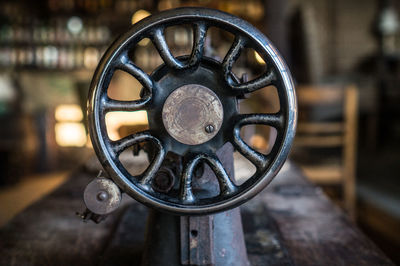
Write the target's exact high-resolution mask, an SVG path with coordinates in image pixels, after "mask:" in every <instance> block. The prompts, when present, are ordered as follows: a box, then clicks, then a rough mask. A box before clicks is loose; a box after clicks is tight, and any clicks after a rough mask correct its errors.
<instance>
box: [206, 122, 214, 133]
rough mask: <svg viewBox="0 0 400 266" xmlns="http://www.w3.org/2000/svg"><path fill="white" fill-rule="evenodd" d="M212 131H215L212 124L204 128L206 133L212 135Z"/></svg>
mask: <svg viewBox="0 0 400 266" xmlns="http://www.w3.org/2000/svg"><path fill="white" fill-rule="evenodd" d="M214 130H215V128H214V126H213V125H212V124H209V125H207V126H206V128H205V131H206V132H207V133H213V132H214Z"/></svg>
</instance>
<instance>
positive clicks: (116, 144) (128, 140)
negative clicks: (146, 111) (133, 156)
mask: <svg viewBox="0 0 400 266" xmlns="http://www.w3.org/2000/svg"><path fill="white" fill-rule="evenodd" d="M152 139H155V137H153V136H152V135H151V134H150V133H148V132H139V133H135V134H132V135H129V136H126V137H124V138H122V139H119V140H116V141H111V142H110V145H111V148H112V150H113V152H114V154H115V155H116V156H118V155H120V154H121V152H123V151H124V150H126V149H127V148H129V147H131V146H132V145H134V144H137V143H139V142H143V141H146V140H152Z"/></svg>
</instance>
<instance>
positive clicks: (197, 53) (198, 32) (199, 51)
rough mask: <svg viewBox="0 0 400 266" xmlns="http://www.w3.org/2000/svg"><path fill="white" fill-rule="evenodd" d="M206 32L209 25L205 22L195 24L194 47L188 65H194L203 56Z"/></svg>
mask: <svg viewBox="0 0 400 266" xmlns="http://www.w3.org/2000/svg"><path fill="white" fill-rule="evenodd" d="M206 34H207V26H206V25H205V24H204V23H196V24H194V25H193V48H192V54H191V55H190V59H189V64H188V66H187V67H193V66H196V65H198V64H199V63H200V60H201V58H202V57H203V51H204V42H205V38H206Z"/></svg>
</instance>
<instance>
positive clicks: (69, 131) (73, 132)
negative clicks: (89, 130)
mask: <svg viewBox="0 0 400 266" xmlns="http://www.w3.org/2000/svg"><path fill="white" fill-rule="evenodd" d="M55 131H56V142H57V144H58V145H59V146H63V147H68V146H74V147H83V146H85V145H86V142H87V138H86V132H85V127H84V126H83V125H82V123H73V122H60V123H57V124H56V127H55Z"/></svg>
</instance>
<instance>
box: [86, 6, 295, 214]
mask: <svg viewBox="0 0 400 266" xmlns="http://www.w3.org/2000/svg"><path fill="white" fill-rule="evenodd" d="M181 24H186V25H187V24H190V25H192V27H193V36H194V38H193V39H194V43H193V50H192V52H191V54H190V55H188V56H183V57H179V58H175V57H174V56H173V55H172V53H171V51H170V49H169V47H168V45H167V43H166V40H165V37H164V30H165V28H166V27H169V26H174V25H181ZM210 26H214V27H218V28H221V29H223V30H226V31H228V32H230V33H232V34H234V36H235V40H234V42H233V44H232V46H231V48H230V50H229V51H228V53H227V54H226V56H225V58H224V59H223V61H222V63H221V62H217V61H215V60H213V59H211V58H207V57H205V56H203V50H204V42H205V37H206V33H207V30H208V28H209V27H210ZM143 38H149V39H150V40H151V41H152V42H153V44H154V46H155V47H156V49H157V50H158V52H159V54H160V56H161V58H162V59H163V61H164V64H163V65H162V66H160V67H159V68H158V69H156V70H155V71H154V72H153V73H152V74H151V75H148V74H146V73H145V72H144V71H143V70H141V69H140V68H139V67H138V66H136V65H135V64H134V63H133V61H132V60H131V59H130V58H129V56H128V52H129V51H130V50H131V49H132V48H133V47H134V46H135V45H136V44H137V43H138V42H139V41H140V40H142V39H143ZM245 47H248V48H252V49H254V50H255V51H257V52H258V53H259V54H260V56H261V57H262V58H263V59H264V61H265V62H266V63H267V66H268V69H267V72H266V73H264V74H263V75H262V76H260V77H259V78H257V79H255V80H250V81H248V82H240V81H239V80H238V79H237V78H235V76H234V75H233V74H232V66H233V64H234V62H235V61H236V60H237V59H238V57H239V55H240V52H241V50H242V49H243V48H245ZM117 69H118V70H122V71H125V72H127V73H129V74H131V75H132V76H133V77H135V78H136V79H137V80H138V81H139V82H140V83H141V84H142V85H143V89H142V94H141V99H140V100H136V101H118V100H114V99H110V98H109V97H108V96H107V88H108V85H109V82H110V80H111V78H112V75H113V73H114V71H115V70H117ZM268 85H274V86H275V87H276V88H277V90H278V94H279V101H280V111H279V112H277V113H273V114H240V113H239V112H238V109H237V99H238V97H241V96H243V95H244V94H248V93H252V92H254V91H256V90H258V89H261V88H264V87H266V86H268ZM182 98H185V99H186V100H185V101H180V100H179V99H182ZM193 99H194V100H193ZM179 101H180V102H179ZM188 102H189V103H190V104H191V106H192V108H195V111H196V112H195V113H197V114H200V115H197V116H195V117H193V121H195V122H193V121H191V115H193V114H191V113H190V112H188V113H185V112H183V111H184V110H185V104H186V103H188ZM193 106H195V107H193ZM196 106H197V107H196ZM196 108H198V109H196ZM136 110H146V111H147V114H148V120H149V127H150V130H148V131H145V132H140V133H136V134H133V135H130V136H128V137H125V138H123V139H120V140H118V141H111V140H110V139H109V138H108V136H107V131H106V125H105V115H106V113H107V112H110V111H136ZM179 110H180V111H182V112H180V113H182V115H179V116H180V118H179V119H180V120H179V119H178V120H179V121H178V122H177V121H176V119H177V118H176V119H175V117H176V116H178V115H177V112H178V111H179ZM296 110H297V109H296V99H295V94H294V86H293V82H292V78H291V76H290V73H289V70H288V69H287V67H286V65H285V63H284V61H283V60H282V58H281V57H280V55H279V54H278V52H277V51H276V49H275V48H274V47H273V46H272V45H271V43H270V42H269V40H268V39H267V38H266V37H265V36H264V35H263V34H261V33H260V32H259V31H258V30H257V29H256V28H254V27H253V26H251V25H250V24H248V23H247V22H245V21H243V20H241V19H239V18H237V17H235V16H232V15H229V14H227V13H223V12H220V11H217V10H212V9H205V8H179V9H174V10H168V11H165V12H161V13H159V14H157V15H153V16H150V17H148V18H145V19H144V20H142V21H140V22H138V23H137V24H135V25H133V26H132V28H131V29H130V30H129V31H128V32H127V33H126V34H124V35H123V36H121V37H120V38H119V39H117V40H116V41H115V42H114V43H113V44H112V46H111V47H110V48H109V49H108V51H107V52H106V53H105V55H104V57H103V58H102V60H101V62H100V64H99V66H98V68H97V70H96V72H95V74H94V77H93V80H92V83H91V90H90V93H89V104H88V118H89V127H90V134H91V139H92V142H93V147H94V149H95V151H96V153H97V156H98V157H99V159H100V162H101V163H102V164H103V166H104V168H105V170H106V171H107V172H108V173H109V174H110V176H111V177H112V179H113V180H114V181H115V182H116V183H117V185H118V186H119V187H120V188H121V189H122V190H123V191H125V192H126V193H127V194H129V195H130V196H132V197H133V198H135V199H137V200H138V201H140V202H142V203H144V204H146V205H148V206H150V207H155V208H158V209H161V210H164V211H167V212H171V213H175V214H180V215H182V214H190V215H194V214H207V213H213V212H217V211H221V210H226V209H229V208H233V207H236V206H238V205H239V204H241V203H244V202H245V201H247V200H249V199H250V198H252V197H253V196H255V195H256V194H257V193H258V192H260V191H261V190H262V189H263V188H264V187H265V186H266V185H268V183H269V182H270V181H271V180H272V178H273V177H274V176H275V175H276V174H277V173H278V171H279V169H280V168H281V166H282V165H283V163H284V161H285V160H286V158H287V155H288V153H289V150H290V146H291V143H292V140H293V137H294V133H295V127H296V119H297V117H296V115H297V113H296V112H297V111H296ZM199 116H200V118H199ZM184 123H194V124H193V125H192V129H193V128H195V129H196V130H195V131H192V132H191V131H190V130H189V131H185V129H184V128H183V129H182V128H180V129H179V130H177V127H178V128H179V127H182V124H184ZM249 124H263V125H268V126H271V127H274V128H275V129H276V130H277V138H276V141H275V144H274V146H273V148H272V151H271V152H270V153H269V154H268V155H264V154H261V153H259V152H257V151H255V150H254V149H252V148H251V147H250V146H248V145H247V144H246V143H245V142H244V141H243V139H242V138H241V137H240V129H241V127H243V126H245V125H249ZM199 126H200V127H204V128H203V129H202V130H199V128H196V127H199ZM144 141H146V142H148V143H152V144H153V148H154V149H155V152H154V156H153V158H152V161H151V163H150V165H149V167H148V168H147V169H146V170H145V171H144V172H143V174H141V175H139V176H132V175H130V174H129V173H128V171H127V170H126V169H125V168H124V167H123V165H122V164H121V162H120V161H119V158H118V156H119V155H120V153H121V152H122V151H124V150H125V149H127V148H129V147H131V146H132V145H135V144H138V143H140V142H144ZM227 142H230V143H231V144H232V145H233V146H234V148H235V149H236V150H237V151H239V152H240V153H241V154H242V155H244V156H245V157H246V158H247V159H248V160H249V161H250V162H251V163H253V164H254V165H255V166H256V168H257V170H256V172H255V174H254V175H253V176H252V177H250V178H249V179H248V180H247V181H246V182H244V183H243V184H241V185H235V183H234V182H233V181H232V180H231V178H230V176H229V175H228V174H227V172H226V170H225V169H224V167H223V165H222V163H221V162H220V160H219V159H218V157H217V156H216V154H215V153H216V151H217V150H218V149H219V148H220V147H222V146H223V145H224V144H225V143H227ZM168 152H174V153H176V154H178V155H180V156H182V157H183V158H184V161H183V162H184V163H183V170H182V171H181V174H180V177H178V178H177V181H176V184H175V187H176V189H173V190H172V191H171V192H169V193H162V192H160V191H156V190H154V189H153V188H152V186H151V184H152V182H153V178H154V176H155V174H156V173H157V171H158V170H159V169H160V167H161V166H162V163H163V161H164V159H165V157H166V154H167V153H168ZM199 163H206V164H208V165H209V166H210V168H211V169H212V170H213V171H214V173H215V176H216V177H217V180H218V184H219V194H218V195H217V196H212V197H196V195H195V194H194V193H193V190H192V179H193V176H194V172H195V169H196V167H197V165H198V164H199Z"/></svg>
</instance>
